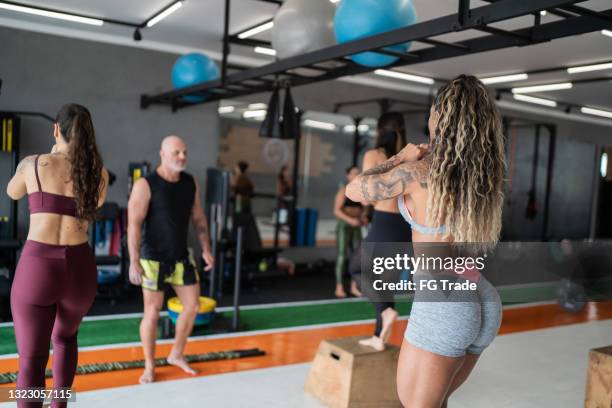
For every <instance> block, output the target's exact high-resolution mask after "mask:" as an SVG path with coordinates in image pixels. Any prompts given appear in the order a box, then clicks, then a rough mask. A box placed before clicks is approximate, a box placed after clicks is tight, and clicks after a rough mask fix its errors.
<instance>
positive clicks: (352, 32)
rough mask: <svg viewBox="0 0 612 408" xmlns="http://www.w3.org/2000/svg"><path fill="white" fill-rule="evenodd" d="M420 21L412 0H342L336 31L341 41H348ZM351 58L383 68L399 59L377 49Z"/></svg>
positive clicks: (401, 48)
mask: <svg viewBox="0 0 612 408" xmlns="http://www.w3.org/2000/svg"><path fill="white" fill-rule="evenodd" d="M416 20H417V18H416V11H415V9H414V6H413V4H412V1H411V0H342V1H341V2H340V5H339V6H338V9H337V10H336V14H335V16H334V32H335V34H336V39H337V40H338V43H345V42H349V41H354V40H358V39H360V38H364V37H370V36H372V35H375V34H380V33H384V32H386V31H391V30H395V29H398V28H401V27H406V26H409V25H412V24H414V23H415V22H416ZM409 48H410V42H407V43H404V44H397V45H393V46H391V47H387V48H386V49H388V50H392V51H396V52H406V51H408V49H409ZM351 59H352V60H353V61H355V62H356V63H358V64H360V65H365V66H368V67H382V66H385V65H389V64H392V63H394V62H395V61H397V60H398V58H397V57H393V56H391V55H385V54H380V53H376V52H363V53H361V54H356V55H352V56H351Z"/></svg>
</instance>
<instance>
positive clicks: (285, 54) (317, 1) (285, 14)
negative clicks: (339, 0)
mask: <svg viewBox="0 0 612 408" xmlns="http://www.w3.org/2000/svg"><path fill="white" fill-rule="evenodd" d="M335 12H336V6H335V5H334V4H333V3H332V2H330V1H329V0H287V1H285V2H284V3H283V5H282V6H281V7H280V8H279V9H278V11H277V12H276V15H275V16H274V27H273V28H272V46H273V47H274V49H275V50H276V55H277V57H278V58H280V59H283V58H289V57H293V56H295V55H300V54H304V53H307V52H310V51H315V50H318V49H321V48H325V47H329V46H331V45H334V44H336V38H335V35H334V14H335Z"/></svg>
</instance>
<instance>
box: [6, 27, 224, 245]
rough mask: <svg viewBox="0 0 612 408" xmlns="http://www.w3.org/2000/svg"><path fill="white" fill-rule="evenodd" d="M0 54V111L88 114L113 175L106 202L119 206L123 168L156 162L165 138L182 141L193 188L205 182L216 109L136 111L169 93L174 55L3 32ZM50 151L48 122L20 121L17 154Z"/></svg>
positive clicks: (213, 150) (214, 142) (23, 224)
mask: <svg viewBox="0 0 612 408" xmlns="http://www.w3.org/2000/svg"><path fill="white" fill-rule="evenodd" d="M0 50H1V52H0V53H1V56H0V78H2V80H3V86H2V94H1V95H0V110H23V111H41V112H45V113H47V114H50V115H51V116H54V115H55V113H56V112H57V110H58V109H59V107H60V106H61V105H62V104H64V103H66V102H77V103H80V104H83V105H85V106H86V107H88V108H89V109H90V111H91V113H92V116H93V120H94V125H95V129H96V135H97V140H98V146H99V148H100V150H101V153H102V155H103V158H104V164H105V165H106V167H107V168H108V169H109V170H111V171H112V172H114V173H115V174H116V175H117V181H116V183H115V184H114V185H113V186H112V187H110V189H109V194H108V199H109V200H111V201H116V202H118V203H119V204H121V205H125V204H126V202H127V193H128V191H127V174H128V162H130V161H142V160H147V161H149V162H151V163H153V164H156V163H157V162H158V159H159V156H158V152H159V143H160V141H161V139H162V138H163V137H164V136H166V135H168V134H177V135H180V136H182V137H183V138H184V139H185V140H186V141H187V144H188V146H189V151H190V162H189V169H188V171H189V172H191V173H193V174H194V175H195V176H196V177H197V178H198V180H199V182H200V183H202V184H203V183H204V182H205V180H204V175H205V168H206V167H209V166H214V165H215V163H216V158H217V147H218V136H219V124H218V116H217V112H216V107H217V104H215V103H211V104H206V105H200V106H198V107H195V108H188V109H185V110H182V111H180V112H179V113H176V114H172V113H171V111H170V109H169V108H168V107H160V106H154V107H151V108H149V109H148V110H141V109H140V107H139V98H140V94H141V93H145V92H146V93H153V92H158V91H162V90H167V89H170V88H171V83H170V71H171V68H172V65H173V63H174V61H175V60H176V58H177V55H173V54H168V53H161V52H156V51H149V50H143V49H138V48H132V47H123V46H117V45H108V44H102V43H94V42H90V41H82V40H76V39H69V38H64V37H58V36H52V35H43V34H38V33H33V32H28V31H20V30H14V29H7V28H3V27H0ZM51 146H52V133H51V124H50V123H49V122H47V121H44V120H41V119H33V118H24V119H23V121H22V134H21V156H22V157H23V156H24V155H28V154H33V153H40V152H47V151H49V150H50V148H51ZM2 194H3V196H4V193H2ZM2 200H6V196H4V198H2ZM26 206H27V204H26V202H25V201H22V202H21V203H20V230H21V231H22V235H23V232H24V230H25V228H27V219H28V217H27V213H26Z"/></svg>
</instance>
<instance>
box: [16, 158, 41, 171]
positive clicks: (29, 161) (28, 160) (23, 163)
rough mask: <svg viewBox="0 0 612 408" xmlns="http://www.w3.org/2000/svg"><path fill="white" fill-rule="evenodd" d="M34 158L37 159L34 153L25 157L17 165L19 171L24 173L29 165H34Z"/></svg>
mask: <svg viewBox="0 0 612 408" xmlns="http://www.w3.org/2000/svg"><path fill="white" fill-rule="evenodd" d="M34 160H36V156H34V155H32V156H26V157H24V158H23V159H22V160H21V161H20V162H19V164H18V165H17V170H16V171H17V173H22V174H23V173H24V172H25V170H26V169H27V168H28V167H32V166H33V165H34Z"/></svg>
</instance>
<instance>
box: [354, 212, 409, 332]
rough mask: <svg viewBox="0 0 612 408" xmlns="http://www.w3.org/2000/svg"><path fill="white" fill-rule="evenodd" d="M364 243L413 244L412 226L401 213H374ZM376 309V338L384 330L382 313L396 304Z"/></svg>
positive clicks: (376, 303)
mask: <svg viewBox="0 0 612 408" xmlns="http://www.w3.org/2000/svg"><path fill="white" fill-rule="evenodd" d="M364 242H412V230H411V229H410V225H409V224H408V223H407V222H406V221H405V220H404V219H403V218H402V216H401V214H399V213H390V212H386V211H376V210H375V211H374V215H373V217H372V222H371V223H370V229H369V231H368V235H367V237H366V238H365V239H364ZM374 307H375V308H376V329H375V331H374V335H375V336H379V335H380V331H381V330H382V316H381V314H382V312H383V311H384V310H385V309H387V308H388V307H392V308H393V307H395V303H394V302H374Z"/></svg>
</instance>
